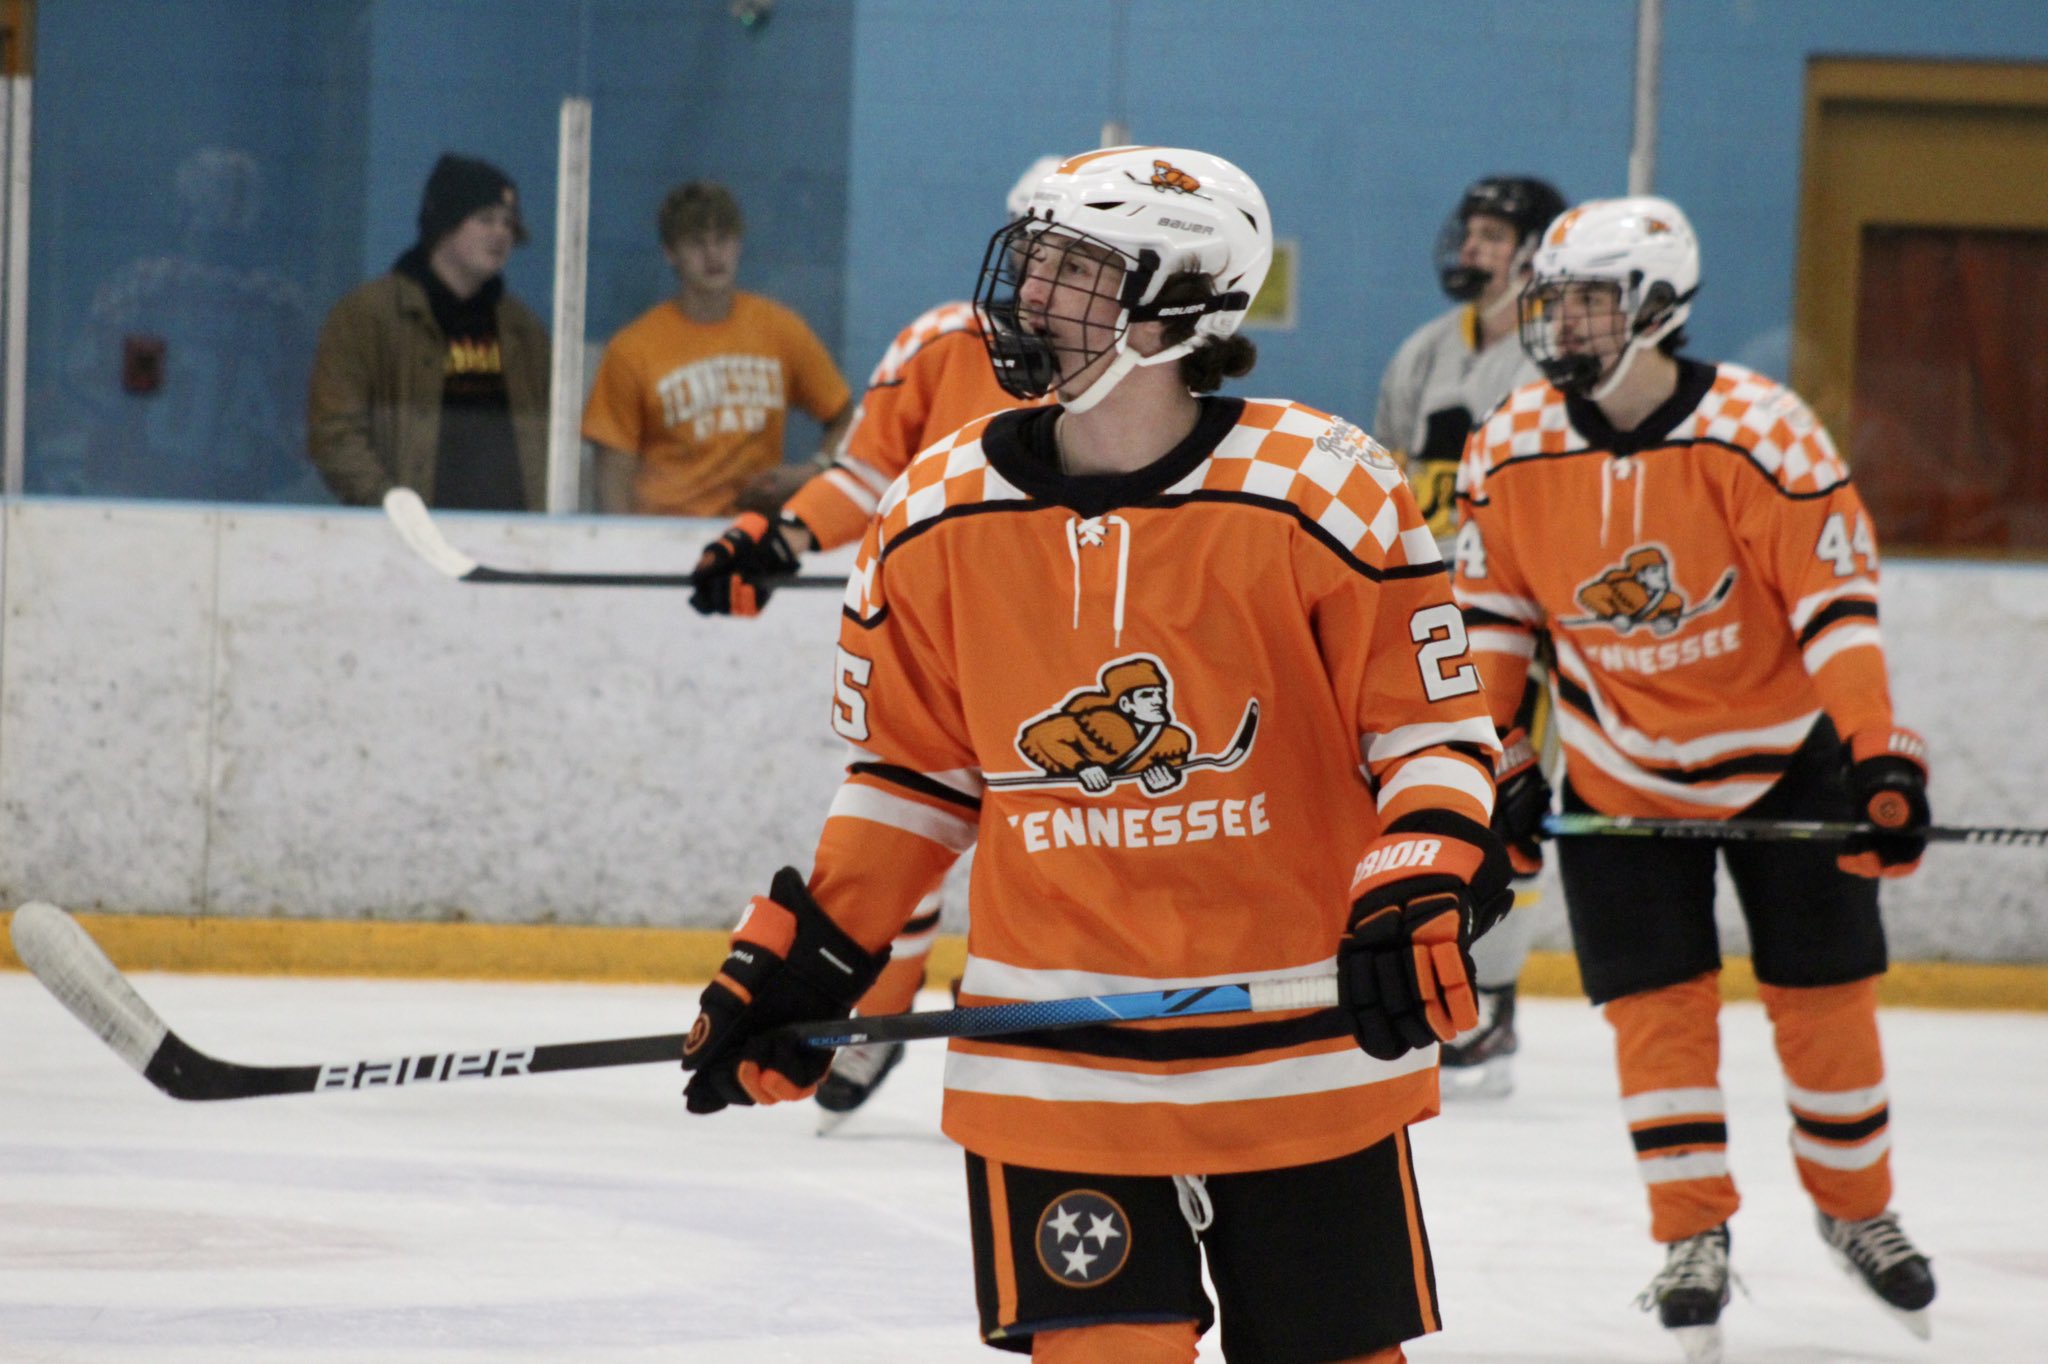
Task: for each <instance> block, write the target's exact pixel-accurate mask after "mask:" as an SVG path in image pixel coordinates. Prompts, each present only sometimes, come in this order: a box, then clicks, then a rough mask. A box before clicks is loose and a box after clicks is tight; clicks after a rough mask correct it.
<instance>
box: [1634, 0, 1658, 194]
mask: <svg viewBox="0 0 2048 1364" xmlns="http://www.w3.org/2000/svg"><path fill="white" fill-rule="evenodd" d="M1663 45H1664V0H1636V127H1635V136H1634V138H1633V139H1632V140H1631V141H1630V143H1629V149H1628V192H1629V193H1630V194H1654V193H1655V192H1656V186H1657V56H1658V50H1659V49H1660V48H1662V47H1663Z"/></svg>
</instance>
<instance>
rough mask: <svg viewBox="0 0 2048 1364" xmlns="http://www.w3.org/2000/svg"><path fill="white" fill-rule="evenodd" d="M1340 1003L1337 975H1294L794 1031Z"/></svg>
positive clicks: (1052, 1021) (953, 1027)
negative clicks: (1338, 1000)
mask: <svg viewBox="0 0 2048 1364" xmlns="http://www.w3.org/2000/svg"><path fill="white" fill-rule="evenodd" d="M1336 1002H1337V978H1336V977H1335V976H1292V977H1286V978H1282V979H1278V980H1262V981H1241V982H1238V983H1235V984H1229V985H1202V986H1192V987H1189V988H1186V989H1179V990H1138V991H1133V992H1132V993H1129V994H1116V995H1082V996H1080V997H1078V998H1074V999H1044V1000H1029V1001H1025V1002H1022V1003H1017V1004H981V1005H975V1006H972V1007H970V1008H964V1009H933V1010H930V1011H928V1012H924V1013H907V1014H882V1015H879V1016H877V1017H874V1018H846V1019H835V1020H832V1021H829V1022H822V1023H798V1024H792V1025H791V1026H790V1028H789V1029H788V1031H789V1033H790V1034H791V1035H792V1036H794V1037H796V1038H797V1039H798V1040H799V1041H801V1042H803V1043H804V1044H806V1045H807V1046H812V1047H821V1048H830V1047H857V1046H861V1045H864V1044H866V1043H870V1042H913V1041H917V1040H919V1039H922V1038H928V1037H995V1036H999V1035H1001V1034H1003V1033H1016V1032H1035V1031H1038V1030H1040V1029H1044V1028H1079V1027H1085V1026H1087V1025H1088V1024H1090V1023H1135V1022H1139V1021H1142V1020H1145V1019H1153V1018H1193V1017H1197V1016H1199V1015H1203V1014H1241V1013H1263V1012H1269V1011H1272V1010H1276V1009H1313V1008H1328V1007H1330V1006H1331V1005H1334V1004H1335V1003H1336Z"/></svg>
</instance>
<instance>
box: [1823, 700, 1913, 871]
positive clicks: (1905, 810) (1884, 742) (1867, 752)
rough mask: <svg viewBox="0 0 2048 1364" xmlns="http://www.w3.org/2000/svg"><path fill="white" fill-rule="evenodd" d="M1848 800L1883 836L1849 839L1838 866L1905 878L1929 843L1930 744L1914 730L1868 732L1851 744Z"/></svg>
mask: <svg viewBox="0 0 2048 1364" xmlns="http://www.w3.org/2000/svg"><path fill="white" fill-rule="evenodd" d="M1849 799H1850V800H1851V802H1853V803H1854V805H1855V811H1856V818H1857V819H1859V820H1861V821H1862V822H1864V823H1866V824H1874V825H1876V826H1877V827H1878V828H1879V829H1881V830H1884V832H1882V833H1874V834H1862V835H1858V836H1857V837H1855V838H1852V839H1850V840H1849V842H1848V843H1847V845H1846V846H1844V847H1843V849H1842V855H1841V856H1840V857H1838V858H1836V859H1835V860H1836V862H1837V863H1838V864H1839V865H1840V866H1841V868H1842V870H1843V871H1848V872H1854V873H1855V874H1856V875H1858V876H1905V875H1908V874H1910V873H1911V872H1912V870H1913V869H1914V868H1915V867H1917V866H1919V865H1920V854H1922V853H1924V852H1926V851H1927V839H1926V837H1925V836H1923V835H1919V834H1916V832H1915V831H1916V830H1919V829H1924V828H1926V827H1927V825H1928V822H1929V819H1930V817H1931V816H1930V815H1929V812H1928V808H1927V741H1926V740H1925V739H1923V738H1921V737H1920V736H1919V735H1918V734H1915V733H1914V732H1913V731H1912V730H1910V729H1871V730H1865V731H1864V732H1863V733H1861V734H1858V735H1856V736H1854V737H1853V738H1851V739H1850V741H1849Z"/></svg>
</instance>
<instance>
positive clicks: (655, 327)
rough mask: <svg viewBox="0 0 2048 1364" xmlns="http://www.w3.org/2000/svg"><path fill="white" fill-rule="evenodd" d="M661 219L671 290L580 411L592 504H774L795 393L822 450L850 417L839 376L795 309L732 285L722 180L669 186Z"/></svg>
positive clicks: (725, 511)
mask: <svg viewBox="0 0 2048 1364" xmlns="http://www.w3.org/2000/svg"><path fill="white" fill-rule="evenodd" d="M658 222H659V226H660V231H661V249H662V254H663V255H664V256H666V257H667V258H668V262H669V265H670V266H671V268H673V269H674V270H675V272H676V282H677V285H678V287H677V290H676V294H675V296H674V297H673V298H667V299H663V300H662V301H661V302H660V303H658V304H656V305H655V306H654V307H652V308H650V309H648V310H647V312H645V313H643V314H642V315H641V316H640V317H638V318H636V319H635V320H634V321H633V322H631V323H629V324H628V325H627V326H626V327H625V328H624V329H623V330H621V331H620V332H619V334H618V335H617V336H614V337H613V338H612V340H611V344H610V345H608V346H606V347H605V351H604V359H603V360H602V361H600V362H599V364H598V369H597V380H596V383H595V384H594V385H593V386H592V388H591V392H590V400H589V402H588V403H587V404H585V406H584V409H583V438H584V439H585V440H587V441H590V442H591V443H592V444H593V445H595V446H596V447H597V505H598V510H600V511H606V512H637V513H640V514H643V515H666V516H727V515H730V514H732V513H733V511H735V510H736V509H738V508H739V507H740V506H741V505H742V504H743V499H744V501H745V503H746V504H747V505H755V506H773V505H776V504H779V503H780V501H781V499H782V498H783V497H785V496H787V495H788V494H789V492H790V491H792V489H793V488H794V486H795V484H796V483H800V482H801V481H802V480H801V478H797V479H794V481H792V477H791V475H788V474H781V473H778V470H779V469H780V467H781V465H782V429H783V417H784V414H785V413H786V412H787V411H788V409H789V407H790V405H791V404H792V403H794V404H795V405H796V406H798V407H800V408H802V409H803V410H804V411H806V412H808V413H809V414H810V415H811V416H812V417H814V418H816V419H817V420H818V421H819V422H821V423H823V424H824V426H825V433H824V437H823V439H822V440H821V442H820V444H819V449H820V452H821V454H823V453H825V452H829V451H831V450H832V449H833V448H834V447H835V446H837V445H838V443H839V440H840V438H841V436H842V435H843V434H844V433H845V430H846V426H847V423H848V422H849V421H851V420H852V416H853V404H852V402H851V401H850V399H851V397H852V394H851V392H850V391H849V390H848V388H847V386H846V380H845V379H844V378H842V377H841V376H840V373H839V368H838V366H836V365H834V364H833V363H832V357H831V355H830V354H828V353H827V352H826V350H825V347H824V345H823V344H822V343H821V342H820V341H819V340H818V338H817V336H816V335H815V334H814V333H813V332H812V331H811V329H810V328H809V327H808V326H806V325H805V323H804V320H803V319H802V318H801V317H798V316H797V315H796V313H795V312H793V311H791V310H790V309H788V308H786V307H784V306H783V305H782V304H780V303H777V302H775V301H774V300H772V299H768V298H763V297H762V296H761V295H759V294H751V293H748V292H746V291H745V290H742V289H740V288H739V287H738V286H737V280H738V277H739V261H740V242H741V235H742V232H743V230H744V229H743V224H742V222H741V219H740V209H739V204H738V203H737V201H735V200H734V198H733V196H732V194H731V192H730V191H729V190H727V189H726V188H725V187H724V186H723V185H718V184H713V183H711V182H709V181H692V182H690V183H689V184H685V185H680V186H678V187H677V188H675V189H673V190H671V191H669V194H668V197H667V198H665V199H664V200H663V201H662V205H661V213H660V216H659V219H658ZM803 472H804V473H805V474H808V473H809V472H811V471H810V470H808V469H806V470H804V471H803Z"/></svg>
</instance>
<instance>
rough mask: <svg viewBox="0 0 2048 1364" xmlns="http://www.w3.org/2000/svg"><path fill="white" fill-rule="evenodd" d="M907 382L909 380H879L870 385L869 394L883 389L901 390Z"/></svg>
mask: <svg viewBox="0 0 2048 1364" xmlns="http://www.w3.org/2000/svg"><path fill="white" fill-rule="evenodd" d="M907 382H908V380H905V379H877V380H876V381H875V382H874V383H872V384H869V385H868V392H870V393H873V392H874V391H875V390H877V389H882V388H901V387H903V385H904V384H905V383H907Z"/></svg>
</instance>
